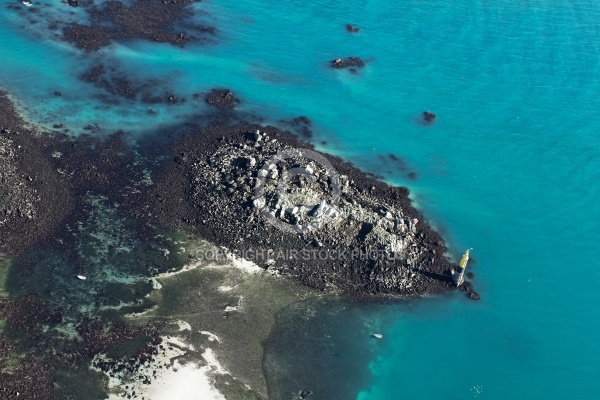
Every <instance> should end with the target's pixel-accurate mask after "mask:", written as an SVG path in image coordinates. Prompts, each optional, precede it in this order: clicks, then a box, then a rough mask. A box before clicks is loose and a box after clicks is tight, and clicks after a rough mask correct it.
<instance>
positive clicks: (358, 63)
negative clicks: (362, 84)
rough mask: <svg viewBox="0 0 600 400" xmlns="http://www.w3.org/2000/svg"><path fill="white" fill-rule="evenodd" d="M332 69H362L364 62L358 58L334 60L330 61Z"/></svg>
mask: <svg viewBox="0 0 600 400" xmlns="http://www.w3.org/2000/svg"><path fill="white" fill-rule="evenodd" d="M330 65H331V67H332V68H335V69H343V68H348V67H353V68H363V67H364V66H365V62H364V61H363V60H362V59H361V58H360V57H354V56H351V57H347V58H336V59H335V60H332V61H331V63H330Z"/></svg>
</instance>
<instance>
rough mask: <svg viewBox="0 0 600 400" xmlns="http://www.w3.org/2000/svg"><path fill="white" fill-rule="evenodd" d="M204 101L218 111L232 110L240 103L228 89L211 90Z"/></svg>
mask: <svg viewBox="0 0 600 400" xmlns="http://www.w3.org/2000/svg"><path fill="white" fill-rule="evenodd" d="M205 100H206V102H207V103H208V104H210V105H211V106H215V107H217V108H218V109H219V110H233V109H234V108H235V106H236V105H237V104H239V103H240V100H239V99H238V98H236V97H235V96H234V95H233V92H232V91H231V90H229V89H212V90H211V91H210V92H208V94H207V95H206V97H205Z"/></svg>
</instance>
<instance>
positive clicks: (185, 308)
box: [95, 241, 317, 400]
mask: <svg viewBox="0 0 600 400" xmlns="http://www.w3.org/2000/svg"><path fill="white" fill-rule="evenodd" d="M210 246H212V245H211V244H209V243H207V242H205V241H189V242H186V243H183V245H182V247H181V249H180V251H181V252H182V254H183V253H186V254H188V255H189V263H188V264H187V265H186V266H185V267H184V268H182V269H181V270H178V271H172V272H167V273H164V274H162V275H159V276H158V277H156V278H153V281H154V289H155V290H154V291H152V292H151V293H150V294H149V295H148V296H147V297H146V299H145V300H146V301H147V302H148V303H151V304H154V306H152V307H151V308H150V309H148V310H147V311H145V312H143V313H134V314H129V315H127V319H128V321H130V322H133V323H139V324H145V323H147V322H148V320H149V319H166V320H168V321H170V324H169V325H168V326H167V327H166V328H165V330H164V333H163V336H162V337H161V338H160V340H161V342H160V344H158V345H157V348H158V354H154V355H153V356H152V357H150V359H149V360H147V361H146V362H144V363H143V364H142V365H141V367H140V368H138V370H137V372H136V373H133V374H129V373H117V374H114V373H109V378H110V379H109V381H110V393H111V395H110V397H109V398H110V399H124V398H127V395H128V394H132V393H134V392H135V394H136V395H138V397H139V396H142V397H143V398H145V399H152V400H155V399H158V400H161V399H167V398H168V399H173V398H177V399H181V400H185V399H202V400H205V399H206V400H210V399H215V400H217V399H218V400H221V399H227V400H246V399H248V400H249V399H266V398H267V388H266V382H265V378H264V376H263V373H262V360H263V347H262V343H263V341H264V340H265V339H266V338H267V337H268V335H269V333H270V332H271V330H272V328H273V326H274V323H275V315H276V313H277V312H278V311H279V310H281V309H282V308H284V307H286V306H288V305H289V304H292V303H294V302H297V301H300V300H302V299H305V298H307V297H313V296H316V295H317V293H316V292H314V291H312V290H310V289H307V288H304V287H301V286H299V285H297V284H295V283H293V282H290V281H288V280H285V279H282V278H279V277H275V276H273V275H272V274H271V273H270V272H268V271H265V270H264V269H262V268H260V267H258V266H256V265H254V264H252V263H250V262H248V261H246V260H240V259H237V258H234V257H227V258H224V259H222V260H220V261H218V262H214V261H211V260H206V259H202V258H196V257H195V256H193V255H196V254H204V252H202V251H198V250H199V249H204V250H206V248H208V247H210ZM213 247H214V246H213ZM99 360H100V361H104V362H106V361H107V356H106V355H103V356H102V358H100V359H99ZM95 363H96V364H97V361H96V362H95Z"/></svg>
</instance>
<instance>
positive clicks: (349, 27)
mask: <svg viewBox="0 0 600 400" xmlns="http://www.w3.org/2000/svg"><path fill="white" fill-rule="evenodd" d="M346 31H347V32H350V33H356V32H358V31H360V28H359V27H357V26H354V25H352V24H346Z"/></svg>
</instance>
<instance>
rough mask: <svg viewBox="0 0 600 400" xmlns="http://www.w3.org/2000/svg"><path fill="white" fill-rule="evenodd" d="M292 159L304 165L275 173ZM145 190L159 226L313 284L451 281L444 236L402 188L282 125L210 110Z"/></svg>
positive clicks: (367, 294)
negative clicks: (215, 115)
mask: <svg viewBox="0 0 600 400" xmlns="http://www.w3.org/2000/svg"><path fill="white" fill-rule="evenodd" d="M299 149H305V150H301V151H299ZM307 152H308V155H307ZM287 153H291V154H292V155H291V156H290V158H289V159H287V160H283V161H282V160H280V159H278V158H277V157H278V156H279V155H281V154H287ZM319 157H323V158H322V160H323V162H324V163H328V164H329V165H330V168H329V169H331V171H327V170H326V169H327V168H324V166H323V165H322V164H323V162H319V161H318V160H317V161H315V158H319ZM294 168H295V169H298V168H300V169H302V168H305V169H304V170H302V171H300V172H298V171H296V172H295V174H296V175H299V176H296V177H292V179H290V181H289V182H287V183H286V182H282V179H283V180H285V179H286V178H284V176H285V173H286V171H288V172H289V170H293V169H294ZM306 168H308V169H306ZM330 172H332V173H334V174H335V175H336V176H337V178H336V179H339V181H338V182H337V183H335V184H332V181H331V179H332V178H333V177H332V175H331V174H330ZM294 178H295V179H294ZM288 183H289V185H287V186H286V193H285V194H283V195H282V193H281V192H280V189H281V187H280V186H281V185H286V184H288ZM261 185H262V189H261V190H262V192H261V193H258V191H257V190H258V189H257V187H259V186H261ZM333 186H337V187H333ZM150 191H151V194H150V195H149V196H146V202H145V204H144V206H143V209H144V210H146V212H147V213H148V214H151V215H152V217H153V218H157V219H158V221H159V223H160V224H161V225H163V226H168V227H169V228H171V229H181V230H184V231H187V232H193V233H195V234H197V235H198V236H200V237H202V238H205V239H207V240H209V241H211V242H212V243H215V244H216V245H219V246H223V247H224V248H227V249H228V250H230V251H233V252H234V253H236V254H238V255H240V256H242V257H246V258H249V259H251V261H254V262H256V263H257V264H258V265H260V266H262V267H263V268H265V269H269V270H271V271H275V272H277V273H279V274H281V275H283V276H286V277H289V278H290V279H293V280H295V281H298V282H300V283H302V284H305V285H307V286H309V287H311V288H315V289H320V290H324V289H330V290H334V291H339V292H343V293H344V294H346V295H348V296H350V297H353V298H358V299H363V300H364V299H374V298H381V297H386V296H408V297H412V296H419V295H423V294H426V293H440V292H442V291H444V290H446V289H448V288H449V287H450V270H451V268H453V264H452V263H451V262H450V261H449V260H448V259H447V258H446V256H445V253H446V251H447V249H446V247H445V244H444V242H443V240H442V238H441V237H440V235H439V234H438V233H437V232H435V231H434V230H433V229H432V228H431V227H430V226H429V225H428V224H427V222H426V221H424V218H423V216H422V215H421V213H420V212H419V211H418V210H416V209H415V208H414V207H413V206H412V204H411V200H410V199H409V197H408V196H409V191H408V189H406V188H402V187H392V186H389V185H387V184H386V183H384V182H382V181H380V180H378V179H375V178H374V177H372V176H370V175H368V174H365V173H363V172H361V171H360V170H358V169H357V168H355V167H354V166H352V165H351V164H349V163H347V162H344V161H343V160H341V159H339V158H336V157H333V156H330V155H327V154H323V153H318V152H315V151H314V149H313V148H312V146H311V145H310V144H308V143H306V142H303V141H301V140H299V139H298V138H297V137H296V136H294V135H293V134H291V133H290V132H289V131H282V130H280V129H278V128H276V127H273V126H267V127H263V126H261V125H256V124H251V123H247V122H235V121H233V120H227V119H217V120H216V121H214V122H213V123H212V124H210V125H209V126H207V127H204V128H198V129H197V130H194V131H191V132H188V133H187V134H185V135H184V136H183V137H182V138H181V140H179V141H177V142H176V143H175V145H174V147H173V154H172V159H171V160H169V161H167V163H166V165H165V166H164V171H163V172H162V175H160V176H159V177H158V178H157V180H156V185H154V186H153V187H152V188H150ZM336 191H337V193H333V192H336ZM334 197H335V199H334ZM333 203H335V204H333ZM140 217H142V215H139V216H138V218H140Z"/></svg>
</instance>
